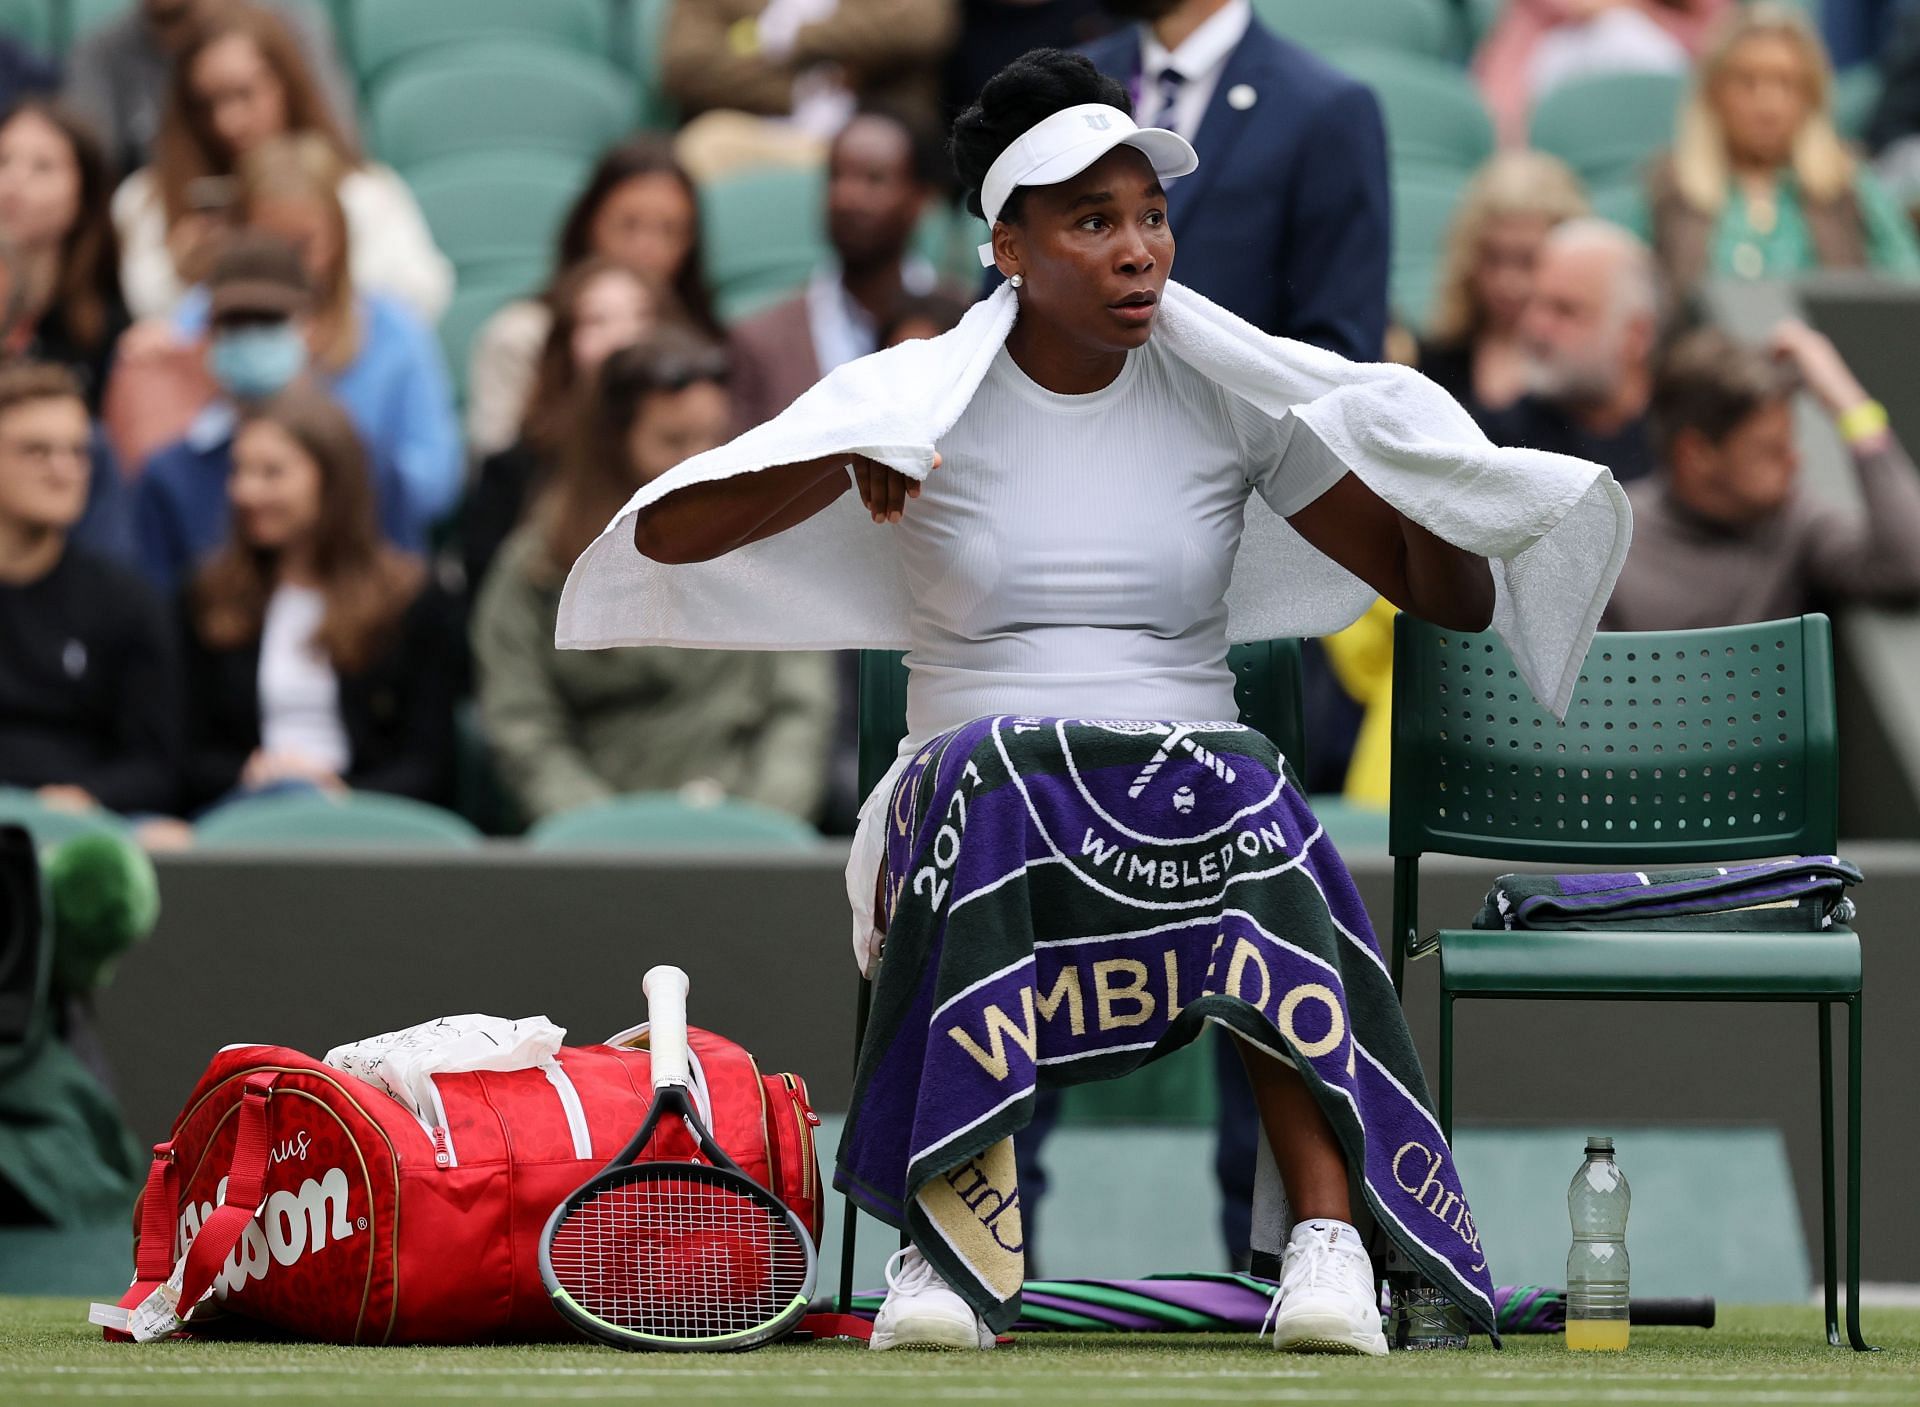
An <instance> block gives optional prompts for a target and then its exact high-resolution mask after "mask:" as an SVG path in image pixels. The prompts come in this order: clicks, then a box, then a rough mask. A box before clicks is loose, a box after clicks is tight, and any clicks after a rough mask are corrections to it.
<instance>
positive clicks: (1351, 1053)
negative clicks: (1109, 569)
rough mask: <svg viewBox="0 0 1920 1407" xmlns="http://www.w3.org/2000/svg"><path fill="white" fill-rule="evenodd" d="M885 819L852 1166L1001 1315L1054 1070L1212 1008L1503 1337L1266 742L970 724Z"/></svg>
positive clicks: (1381, 992)
mask: <svg viewBox="0 0 1920 1407" xmlns="http://www.w3.org/2000/svg"><path fill="white" fill-rule="evenodd" d="M882 819H883V821H884V823H885V825H886V830H887V858H886V863H885V868H884V871H883V878H884V888H883V907H884V909H885V910H886V912H887V915H888V924H887V938H886V948H885V952H884V955H883V957H882V958H881V961H880V965H879V969H878V974H877V977H876V982H875V988H874V996H873V1013H872V1018H871V1020H870V1021H869V1023H868V1026H867V1035H866V1042H865V1044H864V1046H863V1047H862V1049H861V1052H860V1062H859V1069H858V1071H857V1073H856V1076H855V1083H854V1095H853V1108H852V1113H851V1114H850V1115H849V1116H848V1120H847V1125H846V1130H845V1133H844V1136H843V1138H842V1141H841V1146H840V1156H839V1165H838V1173H837V1176H836V1179H835V1180H836V1182H837V1184H838V1185H839V1186H840V1188H841V1189H842V1190H843V1191H847V1192H849V1193H850V1194H851V1195H852V1196H853V1198H854V1199H855V1200H856V1201H858V1202H859V1203H860V1204H861V1205H862V1206H863V1207H865V1208H866V1209H867V1210H869V1211H871V1212H872V1213H873V1214H874V1215H876V1216H878V1217H880V1218H881V1219H883V1220H885V1221H888V1222H891V1223H892V1224H894V1225H896V1226H905V1227H907V1228H908V1229H909V1230H910V1231H911V1232H912V1234H913V1240H914V1244H915V1245H917V1246H918V1247H919V1248H920V1250H921V1251H922V1252H923V1253H924V1254H925V1255H926V1256H927V1257H928V1259H929V1260H931V1261H932V1262H933V1264H934V1265H935V1267H936V1268H937V1269H938V1270H939V1271H940V1272H941V1274H942V1275H944V1276H945V1277H946V1278H947V1281H948V1283H949V1284H951V1285H952V1286H953V1287H954V1288H955V1290H956V1291H958V1292H959V1293H960V1294H962V1295H963V1296H965V1297H966V1298H967V1299H968V1300H969V1301H970V1302H971V1303H972V1304H973V1305H974V1307H975V1308H976V1309H977V1310H979V1311H980V1312H981V1313H982V1314H983V1315H985V1316H986V1319H987V1322H988V1323H989V1324H991V1325H993V1326H994V1327H995V1328H996V1329H1004V1328H1005V1327H1006V1326H1007V1325H1009V1324H1011V1323H1013V1322H1014V1320H1015V1318H1016V1317H1017V1316H1018V1314H1019V1311H1020V1292H1021V1279H1022V1274H1023V1271H1024V1268H1025V1259H1024V1247H1025V1238H1024V1233H1023V1231H1022V1223H1021V1216H1020V1193H1019V1187H1018V1183H1017V1178H1016V1174H1015V1171H1014V1162H1013V1156H1012V1136H1013V1134H1014V1132H1015V1131H1016V1130H1017V1129H1019V1128H1021V1127H1022V1126H1024V1125H1025V1124H1026V1123H1027V1122H1028V1120H1029V1119H1030V1118H1031V1116H1032V1108H1033V1100H1034V1093H1035V1090H1036V1089H1037V1087H1038V1086H1039V1085H1040V1084H1041V1083H1042V1082H1044V1083H1046V1084H1049V1085H1063V1084H1075V1083H1081V1082H1084V1081H1088V1080H1096V1079H1110V1078H1113V1077H1115V1076H1118V1075H1123V1074H1125V1073H1126V1072H1128V1071H1129V1070H1132V1069H1135V1068H1137V1067H1138V1066H1140V1065H1142V1064H1144V1063H1145V1062H1147V1061H1149V1060H1152V1059H1154V1058H1155V1057H1157V1056H1159V1055H1163V1054H1165V1053H1166V1052H1167V1051H1170V1050H1173V1049H1175V1048H1176V1047H1179V1046H1181V1045H1184V1044H1186V1043H1187V1042H1188V1041H1190V1040H1192V1039H1193V1038H1194V1037H1195V1036H1197V1035H1198V1034H1199V1033H1200V1031H1201V1029H1202V1027H1203V1024H1204V1023H1205V1022H1207V1021H1209V1020H1212V1021H1216V1022H1219V1023H1221V1024H1223V1025H1225V1026H1227V1027H1228V1028H1230V1029H1231V1030H1233V1031H1235V1032H1236V1033H1237V1034H1239V1035H1241V1036H1242V1037H1244V1038H1245V1039H1246V1040H1248V1041H1249V1042H1250V1043H1252V1044H1254V1045H1256V1046H1259V1047H1261V1048H1262V1049H1265V1050H1267V1051H1269V1052H1271V1053H1274V1054H1276V1055H1278V1056H1280V1057H1281V1058H1283V1059H1286V1060H1289V1061H1290V1062H1291V1063H1292V1064H1293V1065H1294V1066H1295V1068H1296V1069H1298V1070H1299V1071H1300V1072H1301V1075H1302V1078H1304V1079H1305V1081H1306V1083H1307V1086H1308V1088H1309V1089H1311V1090H1312V1091H1313V1093H1314V1096H1315V1097H1316V1099H1317V1100H1318V1101H1319V1104H1320V1107H1321V1108H1322V1109H1323V1110H1324V1111H1325V1112H1326V1116H1327V1120H1328V1122H1329V1123H1330V1124H1331V1125H1332V1127H1333V1130H1334V1133H1335V1135H1336V1136H1337V1137H1338V1138H1339V1140H1340V1144H1341V1147H1342V1148H1343V1150H1344V1151H1345V1154H1346V1158H1347V1162H1348V1166H1349V1167H1351V1168H1353V1169H1355V1170H1356V1171H1358V1172H1359V1173H1360V1174H1361V1182H1360V1185H1361V1190H1362V1194H1363V1196H1364V1198H1365V1201H1366V1205H1367V1207H1368V1208H1369V1210H1370V1211H1371V1212H1372V1214H1373V1216H1374V1219H1375V1220H1376V1221H1377V1222H1378V1223H1379V1224H1380V1226H1381V1227H1382V1229H1383V1230H1384V1231H1385V1233H1386V1234H1387V1235H1388V1236H1389V1237H1390V1238H1391V1239H1392V1241H1393V1243H1394V1245H1395V1246H1396V1247H1397V1248H1398V1249H1399V1250H1400V1252H1401V1253H1402V1254H1403V1255H1404V1256H1405V1257H1406V1258H1407V1259H1408V1260H1409V1261H1410V1262H1411V1263H1412V1264H1413V1265H1415V1266H1417V1267H1418V1268H1419V1269H1420V1270H1421V1271H1422V1273H1424V1274H1425V1275H1426V1276H1427V1277H1428V1279H1429V1280H1431V1281H1432V1283H1433V1284H1435V1285H1437V1286H1439V1287H1440V1288H1441V1289H1443V1290H1444V1291H1446V1292H1447V1293H1448V1294H1449V1295H1450V1296H1451V1297H1452V1298H1453V1299H1454V1300H1455V1301H1456V1302H1457V1303H1458V1304H1460V1306H1461V1307H1462V1308H1463V1309H1464V1310H1465V1311H1466V1313H1467V1315H1468V1316H1469V1317H1470V1319H1471V1320H1472V1321H1473V1322H1474V1323H1475V1324H1477V1325H1479V1326H1480V1327H1481V1328H1482V1329H1483V1330H1487V1329H1491V1328H1492V1326H1493V1304H1492V1298H1491V1296H1492V1284H1491V1282H1490V1280H1489V1278H1488V1275H1487V1266H1486V1257H1485V1254H1484V1253H1483V1252H1482V1250H1481V1247H1480V1238H1479V1233H1478V1232H1477V1231H1476V1229H1475V1226H1474V1218H1473V1213H1472V1211H1471V1210H1470V1209H1469V1207H1468V1205H1467V1201H1466V1194H1465V1191H1464V1189H1463V1188H1462V1186H1461V1182H1460V1176H1459V1173H1458V1171H1457V1170H1456V1169H1455V1167H1454V1164H1453V1158H1452V1154H1451V1153H1450V1151H1449V1150H1448V1147H1447V1143H1446V1140H1445V1139H1444V1138H1442V1137H1441V1134H1440V1129H1439V1126H1438V1124H1437V1123H1436V1122H1435V1121H1434V1118H1433V1116H1432V1114H1431V1113H1430V1112H1429V1106H1428V1100H1427V1094H1426V1082H1425V1079H1424V1077H1423V1075H1422V1073H1421V1069H1420V1061H1419V1058H1418V1056H1417V1055H1416V1054H1415V1053H1414V1048H1413V1041H1412V1038H1411V1037H1410V1036H1409V1034H1408V1032H1407V1025H1406V1018H1405V1016H1404V1014H1403V1013H1402V1011H1401V1008H1400V1001H1399V998H1398V996H1397V994H1396V993H1395V992H1394V989H1393V983H1392V980H1391V979H1390V977H1389V976H1388V973H1387V968H1386V964H1385V963H1384V962H1383V961H1382V960H1381V957H1380V950H1379V945H1378V943H1376V942H1375V940H1374V937H1373V933H1372V930H1371V929H1370V927H1369V925H1368V923H1367V915H1366V910H1365V909H1364V908H1363V907H1362V905H1361V903H1360V896H1359V894H1358V892H1357V891H1356V890H1355V888H1354V885H1353V880H1352V878H1351V877H1350V876H1349V875H1348V874H1347V871H1346V868H1345V866H1343V865H1342V864H1341V862H1340V857H1339V855H1338V854H1336V853H1335V852H1334V849H1333V846H1332V843H1331V842H1330V841H1328V840H1327V838H1326V833H1325V832H1324V831H1323V830H1322V829H1321V827H1320V825H1319V823H1318V821H1316V820H1315V818H1314V815H1313V812H1312V811H1311V810H1310V809H1309V808H1308V806H1307V803H1306V800H1305V799H1304V798H1303V797H1302V796H1301V794H1300V792H1299V790H1298V788H1297V787H1296V786H1295V785H1294V784H1293V781H1292V779H1291V778H1290V777H1288V776H1286V775H1285V774H1284V772H1283V768H1282V764H1281V762H1280V759H1279V757H1278V756H1277V755H1276V753H1275V750H1274V746H1273V744H1272V743H1271V742H1269V741H1268V740H1267V739H1266V738H1263V737H1261V736H1260V735H1259V734H1258V733H1256V732H1254V731H1253V730H1252V729H1249V728H1245V727H1243V726H1241V725H1240V724H1237V723H1195V724H1169V723H1152V722H1142V721H1125V722H1119V721H1115V722H1087V721H1078V720H1076V721H1066V720H1058V719H1040V718H1012V717H997V718H983V719H977V720H975V721H974V722H972V723H968V724H966V725H964V726H962V727H960V728H957V729H955V730H953V731H952V732H950V733H946V734H943V735H941V737H939V738H937V739H935V740H934V741H933V742H931V743H929V744H928V745H927V746H926V747H924V748H923V749H921V750H920V752H919V753H917V754H916V755H915V756H914V757H913V758H912V759H911V760H910V762H909V763H908V765H907V767H906V768H905V770H904V771H903V772H902V774H901V776H900V779H899V781H898V783H897V784H896V785H895V787H894V790H893V793H892V796H891V798H890V804H889V805H888V807H887V812H886V814H885V816H884V817H883V818H882ZM868 883H869V884H871V883H872V879H871V877H869V879H868ZM1195 1175H1196V1176H1199V1175H1200V1170H1199V1169H1196V1170H1195ZM1174 1195H1178V1193H1177V1191H1176V1192H1174ZM1125 1231H1126V1229H1125V1228H1124V1227H1116V1228H1115V1233H1116V1234H1117V1235H1125Z"/></svg>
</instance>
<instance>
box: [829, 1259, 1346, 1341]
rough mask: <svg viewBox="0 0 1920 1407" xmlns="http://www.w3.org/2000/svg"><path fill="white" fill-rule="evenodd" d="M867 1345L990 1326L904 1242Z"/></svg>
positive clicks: (957, 1337)
mask: <svg viewBox="0 0 1920 1407" xmlns="http://www.w3.org/2000/svg"><path fill="white" fill-rule="evenodd" d="M867 1347H868V1348H872V1349H879V1350H886V1349H890V1348H931V1349H947V1348H992V1347H993V1330H991V1329H989V1328H988V1327H987V1326H986V1323H985V1321H984V1320H982V1319H981V1318H980V1316H979V1315H977V1314H975V1313H974V1312H973V1306H971V1305H970V1304H968V1303H967V1302H966V1301H965V1300H963V1299H961V1298H960V1296H958V1295H956V1294H955V1293H954V1292H953V1290H952V1289H951V1288H950V1287H949V1286H948V1284H947V1282H946V1281H945V1280H943V1279H941V1278H940V1272H939V1271H937V1270H935V1269H934V1268H933V1267H932V1266H931V1265H929V1264H928V1263H927V1258H926V1257H925V1256H923V1255H921V1254H920V1252H919V1251H918V1250H916V1249H915V1248H914V1247H912V1246H908V1247H905V1248H904V1249H902V1250H899V1251H896V1252H895V1253H894V1255H893V1257H892V1259H890V1260H889V1261H888V1262H887V1298H886V1301H885V1302H884V1303H883V1304H882V1305H881V1306H880V1312H879V1313H878V1314H877V1315H875V1316H874V1319H873V1337H872V1338H871V1339H869V1340H867ZM1383 1351H1384V1350H1383Z"/></svg>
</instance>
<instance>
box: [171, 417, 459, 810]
mask: <svg viewBox="0 0 1920 1407" xmlns="http://www.w3.org/2000/svg"><path fill="white" fill-rule="evenodd" d="M228 497H229V499H230V501H231V503H232V529H231V533H230V535H229V537H228V540H227V543H226V546H225V547H224V548H222V549H221V550H220V551H219V552H218V553H217V554H216V555H214V556H213V557H212V558H210V559H209V560H208V561H207V562H206V563H205V565H203V566H202V567H201V568H200V570H199V571H198V572H197V573H195V575H194V578H193V582H192V585H191V587H190V588H189V590H188V592H187V593H186V598H185V601H184V606H185V611H184V614H185V617H186V639H187V651H186V658H187V666H188V667H187V677H188V681H189V695H190V698H191V701H192V714H191V717H192V723H191V730H190V733H189V741H188V749H187V766H186V793H187V795H186V800H187V803H188V805H189V807H190V808H193V807H204V806H206V805H207V804H209V803H213V802H217V801H220V800H222V799H224V798H228V797H231V796H233V795H235V794H237V793H256V792H259V791H262V790H265V789H268V788H280V787H285V786H303V787H313V788H317V789H319V790H321V791H325V792H340V791H345V790H348V789H359V790H366V791H379V792H391V793H395V794H398V795H402V796H410V797H414V798H416V799H418V800H422V801H433V802H444V801H445V800H447V799H448V794H449V793H450V791H451V789H452V776H453V756H454V732H453V707H454V701H455V699H456V697H457V695H458V691H459V688H460V684H461V682H462V680H461V674H462V670H461V663H462V662H461V656H460V649H459V641H458V630H457V627H456V626H455V624H454V612H453V608H452V603H451V602H450V601H449V600H448V599H447V597H446V596H445V595H444V594H443V593H442V592H441V591H440V590H439V589H438V588H437V587H435V586H434V585H433V584H432V582H431V580H430V579H429V577H428V575H427V572H426V568H425V566H424V565H423V564H422V563H421V561H420V560H419V559H418V558H417V557H413V556H410V555H408V554H405V553H402V552H399V551H397V550H396V549H394V548H393V547H391V546H389V545H388V544H386V543H384V542H382V541H381V540H380V535H379V532H378V530H377V528H376V526H375V523H374V508H373V493H372V489H371V486H370V484H369V482H368V478H367V470H366V456H365V454H364V452H363V451H362V449H361V445H360V439H359V436H358V435H356V434H355V432H354V427H353V422H352V421H351V420H350V419H349V418H348V417H347V414H346V412H345V411H344V410H342V409H341V408H340V407H339V406H338V405H337V404H335V403H334V401H333V400H332V398H331V397H329V396H328V395H327V394H326V393H325V392H324V391H322V390H321V389H319V388H318V387H317V386H315V385H313V384H312V383H311V382H308V381H296V382H294V383H293V384H292V385H290V386H289V387H287V389H286V390H284V391H281V392H280V393H279V394H278V395H276V396H274V397H272V398H271V399H269V400H267V401H265V402H264V403H262V404H260V405H257V406H253V407H250V408H249V409H247V410H246V411H244V412H243V414H242V419H241V423H240V428H239V431H238V433H237V434H236V435H235V437H234V446H233V474H232V477H231V479H230V481H229V484H228Z"/></svg>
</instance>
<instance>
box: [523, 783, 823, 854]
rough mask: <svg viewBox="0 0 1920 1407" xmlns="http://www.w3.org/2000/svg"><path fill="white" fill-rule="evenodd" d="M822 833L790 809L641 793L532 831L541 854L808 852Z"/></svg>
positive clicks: (533, 843) (557, 818)
mask: <svg viewBox="0 0 1920 1407" xmlns="http://www.w3.org/2000/svg"><path fill="white" fill-rule="evenodd" d="M819 839H820V833H819V832H818V831H816V830H815V829H814V828H813V827H812V826H810V825H808V824H807V823H806V822H805V821H803V820H800V819H799V818H798V817H796V816H790V815H788V814H787V813H786V812H784V811H775V810H773V809H771V808H770V807H766V806H755V805H753V804H751V803H750V802H745V801H734V800H731V799H720V800H716V801H711V802H699V801H689V800H688V799H686V798H685V797H683V796H681V795H680V794H679V793H677V792H637V793H635V794H633V795H631V796H617V797H615V798H613V799H612V800H611V801H603V802H599V803H597V804H595V805H592V806H582V807H579V808H577V809H575V810H572V811H563V812H561V813H560V814H559V815H557V816H548V817H547V818H546V819H545V820H543V821H540V822H538V823H537V824H535V825H534V827H533V828H532V829H531V830H529V831H528V832H527V844H528V845H530V846H532V847H533V848H534V849H535V850H744V849H749V848H752V847H756V846H757V847H760V848H763V849H776V850H808V849H811V848H813V846H814V845H815V844H817V843H818V841H819Z"/></svg>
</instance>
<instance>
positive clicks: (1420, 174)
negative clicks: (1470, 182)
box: [1389, 171, 1461, 331]
mask: <svg viewBox="0 0 1920 1407" xmlns="http://www.w3.org/2000/svg"><path fill="white" fill-rule="evenodd" d="M1460 190H1461V180H1460V177H1459V175H1458V174H1455V173H1447V172H1444V171H1440V172H1427V171H1416V172H1401V173H1396V175H1395V177H1394V181H1393V256H1392V258H1393V262H1392V267H1391V271H1390V274H1389V289H1390V295H1391V302H1392V306H1393V314H1394V316H1395V317H1396V318H1398V319H1399V320H1400V321H1401V322H1402V323H1404V324H1405V325H1406V326H1408V327H1410V328H1412V329H1414V330H1415V331H1420V330H1423V329H1424V328H1425V327H1426V325H1427V319H1428V318H1429V317H1431V316H1432V313H1433V291H1434V285H1435V283H1436V282H1437V280H1438V277H1439V272H1440V264H1441V261H1442V260H1443V258H1444V257H1445V253H1446V243H1447V230H1448V228H1449V227H1450V226H1451V225H1452V224H1453V212H1454V209H1455V207H1457V206H1458V205H1459V203H1460Z"/></svg>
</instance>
